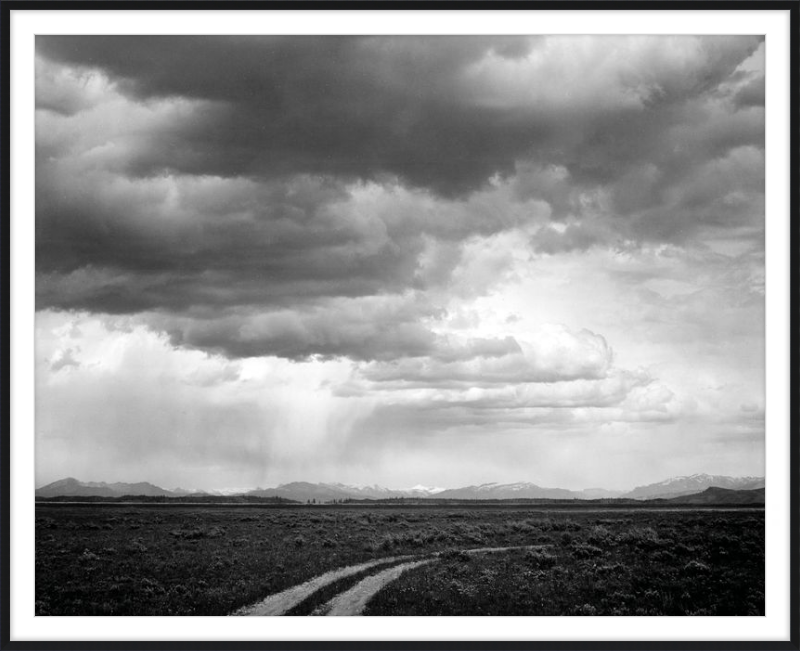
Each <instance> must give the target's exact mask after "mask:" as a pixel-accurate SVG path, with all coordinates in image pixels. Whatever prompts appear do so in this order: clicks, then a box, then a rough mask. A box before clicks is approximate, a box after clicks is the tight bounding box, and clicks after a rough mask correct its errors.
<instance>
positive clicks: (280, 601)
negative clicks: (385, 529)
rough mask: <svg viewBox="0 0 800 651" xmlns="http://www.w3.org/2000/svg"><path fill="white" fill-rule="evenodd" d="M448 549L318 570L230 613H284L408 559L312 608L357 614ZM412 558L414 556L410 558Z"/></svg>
mask: <svg viewBox="0 0 800 651" xmlns="http://www.w3.org/2000/svg"><path fill="white" fill-rule="evenodd" d="M549 546H550V545H519V546H516V547H476V548H473V549H462V550H458V551H457V553H463V554H470V555H472V554H494V553H498V552H510V551H517V550H524V549H544V548H545V547H549ZM448 553H452V552H436V553H434V554H431V555H429V556H428V557H423V558H420V557H419V556H417V557H414V556H389V557H387V558H379V559H376V560H373V561H368V562H366V563H361V564H359V565H350V566H348V567H341V568H339V569H337V570H333V571H331V572H326V573H325V574H320V575H319V576H317V577H314V578H313V579H310V580H308V581H306V582H305V583H301V584H300V585H296V586H294V587H292V588H288V589H287V590H284V591H283V592H278V593H276V594H273V595H269V596H268V597H266V598H265V599H263V600H261V601H259V602H258V603H255V604H252V605H250V606H245V607H243V608H240V609H239V610H237V611H235V612H234V613H232V615H234V616H256V617H264V616H277V615H285V614H286V613H287V612H289V611H290V610H291V609H292V608H294V607H295V606H298V605H299V604H300V603H302V602H303V601H305V600H306V599H308V598H309V597H310V596H311V595H312V594H314V593H315V592H317V591H318V590H320V589H322V588H324V587H325V586H328V585H330V584H331V583H334V582H335V581H339V580H340V579H344V578H346V577H349V576H353V575H354V574H358V573H360V572H364V571H366V570H369V569H372V568H374V567H378V566H380V565H387V564H389V563H395V562H398V561H408V562H406V563H402V564H400V565H395V566H394V567H390V568H388V569H385V570H383V571H381V572H378V573H377V574H372V575H370V576H367V577H366V578H364V579H362V580H361V581H359V582H358V583H356V584H355V585H354V586H353V587H352V588H350V589H349V590H346V591H344V592H342V593H340V594H339V595H337V596H336V597H334V598H333V599H331V600H330V601H328V602H327V603H326V604H324V605H323V606H320V607H319V608H317V609H316V610H315V611H314V613H313V614H314V615H329V616H347V615H360V614H361V613H362V612H363V611H364V608H365V607H366V605H367V604H368V603H369V601H370V600H371V599H372V598H373V597H374V596H375V595H376V594H377V593H378V592H379V591H380V590H381V589H383V588H384V587H385V586H386V585H388V584H389V583H391V582H392V581H395V580H396V579H398V578H400V576H401V575H402V574H403V573H404V572H407V571H408V570H412V569H414V568H417V567H421V566H423V565H428V564H430V563H434V562H437V561H440V560H442V558H445V557H446V555H447V554H448ZM411 559H415V560H411Z"/></svg>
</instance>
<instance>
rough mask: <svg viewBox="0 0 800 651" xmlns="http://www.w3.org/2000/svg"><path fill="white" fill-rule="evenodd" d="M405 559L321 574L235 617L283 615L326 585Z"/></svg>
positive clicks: (245, 608) (260, 602)
mask: <svg viewBox="0 0 800 651" xmlns="http://www.w3.org/2000/svg"><path fill="white" fill-rule="evenodd" d="M405 558H408V556H390V557H389V558H379V559H378V560H374V561H369V562H367V563H361V564H360V565H350V566H349V567H342V568H339V569H338V570H333V571H332V572H326V573H325V574H320V575H319V576H317V577H315V578H313V579H310V580H309V581H306V582H305V583H301V584H300V585H296V586H294V587H293V588H289V589H287V590H284V591H283V592H278V593H276V594H272V595H270V596H269V597H267V598H266V599H263V600H262V601H259V602H258V603H255V604H252V605H250V606H245V607H243V608H240V609H239V610H237V611H236V612H234V613H233V615H235V616H256V617H258V616H261V617H263V616H275V615H283V614H284V613H286V612H287V611H289V610H291V609H292V608H294V607H295V606H297V605H298V604H299V603H301V602H302V601H304V600H305V599H307V598H308V597H310V596H311V595H312V594H314V593H315V592H316V591H317V590H319V589H320V588H324V587H325V586H326V585H329V584H331V583H333V582H334V581H338V580H339V579H344V578H346V577H348V576H352V575H353V574H358V573H359V572H363V571H364V570H368V569H370V568H373V567H376V566H378V565H386V563H394V562H395V561H400V560H403V559H405Z"/></svg>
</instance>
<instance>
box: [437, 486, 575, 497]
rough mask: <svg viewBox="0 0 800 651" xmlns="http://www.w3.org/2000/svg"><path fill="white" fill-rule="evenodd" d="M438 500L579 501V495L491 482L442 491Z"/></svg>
mask: <svg viewBox="0 0 800 651" xmlns="http://www.w3.org/2000/svg"><path fill="white" fill-rule="evenodd" d="M436 497H437V498H440V499H459V500H508V499H541V498H549V499H581V495H580V493H576V492H574V491H570V490H566V489H564V488H542V487H541V486H537V485H536V484H532V483H530V482H517V483H514V484H498V483H495V482H491V483H488V484H480V485H478V486H466V487H465V488H454V489H449V490H445V491H442V492H440V493H438V494H437V495H436Z"/></svg>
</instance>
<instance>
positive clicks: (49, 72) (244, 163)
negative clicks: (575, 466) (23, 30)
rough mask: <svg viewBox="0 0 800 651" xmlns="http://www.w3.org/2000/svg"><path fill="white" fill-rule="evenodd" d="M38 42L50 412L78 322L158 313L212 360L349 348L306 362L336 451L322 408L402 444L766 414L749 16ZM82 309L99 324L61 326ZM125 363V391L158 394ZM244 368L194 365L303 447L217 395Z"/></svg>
mask: <svg viewBox="0 0 800 651" xmlns="http://www.w3.org/2000/svg"><path fill="white" fill-rule="evenodd" d="M36 55H37V57H36V106H37V110H36V215H35V220H36V307H37V311H38V313H39V314H40V315H41V323H42V324H43V325H42V327H43V328H44V329H45V331H43V332H42V333H40V335H39V336H40V338H42V340H47V341H50V342H51V344H52V346H51V347H49V348H48V346H44V345H43V346H42V348H41V351H40V353H39V354H40V357H41V359H40V360H39V361H40V364H39V366H38V367H37V368H40V369H41V371H40V372H41V374H42V378H45V379H42V380H41V382H42V387H43V388H42V390H41V394H42V396H43V397H42V399H41V404H42V405H48V404H50V407H49V409H52V410H63V409H67V407H65V406H64V405H66V404H68V403H69V401H73V402H74V403H75V404H81V405H85V406H88V405H90V404H91V402H92V399H91V397H90V396H91V395H92V393H93V391H95V390H96V389H97V387H98V386H99V385H98V382H99V380H98V378H97V377H96V376H95V375H91V374H90V373H89V371H88V369H89V368H90V367H89V366H87V363H88V362H87V358H88V357H91V354H94V353H91V354H90V352H89V351H92V350H95V348H93V346H96V345H97V342H96V341H94V339H98V340H112V339H113V340H114V341H117V342H118V345H119V346H121V347H123V348H125V349H128V348H130V349H131V350H135V349H136V346H138V345H140V343H141V341H140V340H139V339H137V337H139V338H141V337H145V338H147V337H153V338H154V339H152V341H153V342H156V343H153V347H151V348H152V350H151V349H148V350H151V352H152V351H156V352H152V354H153V355H155V357H156V358H158V359H159V360H160V359H164V360H166V359H169V360H172V361H170V362H169V364H168V365H174V364H176V363H177V362H175V360H176V359H182V360H184V361H185V362H186V363H187V364H189V365H190V366H192V367H197V372H198V373H200V374H201V375H203V373H206V371H208V369H209V368H218V367H219V368H226V369H229V370H230V369H233V368H235V369H239V366H237V365H244V366H243V367H242V368H245V367H247V368H250V367H252V368H258V369H260V370H259V372H258V373H260V375H259V377H261V378H262V380H263V378H264V377H266V376H267V375H268V373H267V371H266V370H265V368H267V367H268V368H269V369H271V371H270V372H272V370H275V369H279V370H276V371H275V372H276V373H280V374H288V375H291V376H292V377H294V375H293V373H295V372H298V371H297V369H305V370H304V371H303V372H304V373H311V372H312V371H311V370H310V369H315V368H320V369H335V372H334V371H331V373H333V375H332V376H330V377H328V375H326V373H327V372H328V371H324V370H323V371H320V374H321V375H320V378H321V379H319V382H318V383H312V385H313V386H314V387H317V389H318V393H317V394H314V395H318V396H322V395H323V394H324V396H325V398H324V399H323V398H321V397H320V398H319V400H320V401H322V402H324V403H325V405H329V406H330V404H335V405H336V407H335V409H333V408H332V407H331V408H330V409H329V408H328V407H320V413H321V414H322V415H320V417H319V418H320V419H321V421H320V423H317V425H315V427H316V429H315V431H317V432H318V434H316V435H315V437H316V438H315V439H314V440H315V441H316V442H317V444H318V446H319V449H320V450H327V452H326V453H327V454H329V455H332V454H337V455H339V456H341V455H343V454H344V452H343V451H344V450H350V451H352V446H351V445H350V444H348V443H347V441H345V440H343V439H341V438H336V441H337V445H338V447H335V446H334V447H330V446H329V447H327V448H326V447H325V446H324V445H323V444H322V443H320V441H323V440H326V439H325V436H326V435H325V433H324V432H326V431H329V430H330V428H331V427H333V425H331V423H333V422H336V423H342V422H346V423H347V426H346V427H344V429H346V430H347V431H350V432H351V433H352V437H353V441H361V442H362V443H363V438H364V437H365V436H366V437H368V438H369V436H371V434H370V432H371V431H372V430H371V429H370V428H372V427H373V426H376V424H378V423H380V422H384V423H385V424H386V431H387V434H386V438H385V440H386V441H387V445H389V446H390V447H391V445H394V443H391V444H390V443H389V441H390V440H393V439H392V436H393V434H392V432H396V433H398V434H397V435H398V436H402V433H403V432H405V433H409V432H410V431H412V430H416V429H419V430H420V431H422V432H449V431H453V430H454V429H459V428H462V429H467V430H480V429H481V428H483V430H485V431H487V432H488V431H492V432H495V431H496V430H499V429H502V428H503V427H506V428H508V429H509V431H510V430H513V431H517V430H518V429H520V428H525V427H527V426H533V425H536V427H537V428H545V429H546V428H553V430H555V429H558V430H559V431H562V430H563V431H565V430H570V431H573V430H574V431H578V430H580V428H581V427H585V428H587V431H588V428H591V427H599V428H602V427H603V425H604V424H606V425H607V424H608V423H640V424H642V427H645V425H644V424H645V423H646V424H647V427H651V426H652V427H655V426H656V425H655V424H657V423H661V425H662V426H663V427H665V428H668V427H673V426H674V427H676V428H677V427H678V426H679V425H678V424H679V423H686V422H688V421H690V420H691V421H692V422H696V423H699V422H703V419H710V420H713V422H715V423H721V422H723V421H725V419H726V418H729V419H733V420H732V421H731V422H736V423H744V419H745V415H748V416H749V415H751V414H754V413H755V414H757V415H758V414H761V413H762V412H761V411H760V410H761V408H762V405H763V396H762V395H761V391H762V389H763V387H762V386H761V384H760V382H761V377H762V376H763V373H760V371H757V372H754V371H753V367H758V365H759V364H760V362H761V360H762V355H763V351H762V346H763V340H762V336H763V238H764V227H765V224H764V210H765V199H764V180H765V176H764V174H765V159H764V133H765V121H764V87H765V86H764V84H765V78H764V66H763V61H764V43H763V39H762V38H761V37H757V36H675V37H667V36H659V37H648V36H624V37H623V36H619V37H618V36H605V37H590V36H557V37H555V36H554V37H549V36H536V37H482V36H481V37H478V36H476V37H461V36H453V37H438V36H437V37H427V36H426V37H423V36H398V37H384V36H375V37H370V36H365V37H351V36H336V37H334V36H330V37H299V36H280V37H279V36H274V37H267V36H247V37H238V36H236V37H235V36H163V37H161V36H124V37H123V36H38V37H37V39H36ZM87 323H91V324H93V325H92V330H91V331H92V332H93V333H94V335H93V338H94V339H93V343H92V342H87V341H82V339H81V337H77V336H76V337H73V336H72V335H71V334H70V332H72V329H78V330H80V328H81V324H87ZM121 323H124V324H125V326H124V328H122V327H121V326H120V325H119V324H121ZM87 327H88V326H87ZM132 333H138V334H136V335H135V337H134V334H132ZM142 333H145V334H142ZM129 338H132V339H131V340H130V341H129V340H128V339H129ZM134 339H135V340H136V341H139V343H136V341H134ZM148 341H150V340H149V339H148ZM725 346H728V347H727V348H725ZM723 348H725V349H724V350H723ZM101 349H102V350H105V349H104V348H102V347H101V348H99V349H97V350H101ZM734 350H739V351H742V352H740V353H738V355H734V356H733V358H732V357H731V352H732V351H734ZM99 354H100V353H97V355H99ZM689 357H691V358H692V359H693V360H695V361H697V363H698V364H699V365H700V366H702V368H703V369H704V370H703V371H702V372H700V373H698V374H697V378H696V380H691V381H687V380H686V377H685V376H686V373H685V370H682V369H684V368H685V367H684V366H682V364H683V363H684V362H685V361H686V360H687V359H689ZM186 360H189V361H186ZM153 363H154V364H155V363H157V362H155V361H154V362H153ZM164 363H167V362H164ZM128 364H134V363H133V361H129V362H128ZM264 364H266V365H267V366H266V367H262V366H259V365H264ZM170 368H174V366H170ZM119 369H120V370H119V373H120V379H119V385H118V387H117V388H116V389H115V392H114V397H113V401H116V402H117V403H118V404H120V405H128V403H129V401H130V400H132V398H129V396H138V397H139V399H140V400H141V401H143V402H152V401H153V400H155V399H156V398H155V397H154V396H152V395H151V394H150V393H148V391H147V390H145V389H144V388H142V386H140V383H141V382H144V381H145V380H142V378H141V377H140V376H139V375H137V372H136V371H135V364H134V366H129V365H125V364H122V365H121V366H120V367H119ZM200 369H206V370H205V371H201V370H200ZM239 370H240V369H239ZM239 370H236V371H235V372H234V371H230V372H231V373H232V374H233V375H217V374H216V372H213V373H211V375H210V376H209V377H210V378H212V379H209V380H208V382H209V383H210V385H212V386H218V388H219V391H221V393H220V396H224V399H223V398H220V400H222V402H221V403H220V404H222V403H224V406H223V407H221V410H222V412H224V413H227V414H229V415H230V418H231V419H232V422H239V423H241V429H242V430H243V431H246V432H247V434H243V436H244V437H245V438H244V440H245V441H246V444H245V445H246V447H247V446H250V447H248V448H247V449H250V448H252V449H253V450H272V451H271V452H270V453H269V454H270V455H273V458H280V459H282V463H284V464H288V465H287V466H286V467H287V468H288V467H290V466H292V464H293V463H294V462H293V461H291V459H293V458H294V457H292V454H295V453H296V454H298V455H299V454H300V453H299V452H298V451H297V450H295V449H294V448H291V446H289V447H282V446H281V445H279V444H277V443H275V440H277V438H278V437H280V436H292V435H294V434H291V432H296V430H297V429H298V426H296V424H291V423H292V422H293V421H292V418H291V417H288V416H286V415H285V414H283V412H282V410H281V408H280V407H279V406H276V405H277V404H278V403H277V402H274V401H269V404H268V405H267V404H265V403H262V402H259V401H260V400H261V398H259V397H258V392H257V391H254V392H253V393H249V392H247V394H246V395H247V399H242V401H238V400H237V399H235V398H234V397H233V396H234V393H235V392H234V390H233V388H232V387H234V386H238V385H237V383H238V382H239V381H240V380H241V377H240V375H239ZM209 372H210V371H209ZM314 372H316V371H314ZM68 374H69V377H71V378H72V380H73V382H74V384H73V385H72V386H71V388H69V389H67V388H66V387H65V386H62V384H59V382H62V381H63V378H65V377H67V376H68ZM50 376H52V378H51V377H50ZM724 376H727V377H729V378H731V381H730V382H729V384H730V385H731V386H730V387H729V389H728V390H727V392H728V393H727V395H728V398H726V399H724V400H723V399H721V398H718V397H715V396H717V389H713V390H712V389H711V388H709V387H718V386H719V385H720V383H721V378H722V377H724ZM181 377H183V376H182V375H181ZM203 377H206V376H205V375H203ZM287 377H288V376H287ZM47 378H50V379H52V380H53V383H52V384H50V383H49V382H50V380H49V379H47ZM58 378H62V380H59V379H58ZM126 378H127V379H126ZM237 378H238V379H237ZM184 379H185V378H184ZM126 383H127V384H126ZM682 383H683V384H684V387H683V389H682V388H681V387H680V386H676V384H677V385H681V384H682ZM166 384H167V388H166V389H165V392H167V393H169V392H173V393H174V394H175V395H174V400H175V404H176V405H180V406H181V410H184V411H185V410H186V409H191V405H193V404H195V402H196V401H202V398H200V395H201V394H202V393H203V392H202V391H199V390H198V391H196V392H195V391H194V390H192V391H187V390H184V388H182V387H183V384H182V383H181V382H173V381H172V380H170V381H169V382H167V383H166ZM690 385H691V387H692V391H689V386H690ZM115 386H116V385H115ZM247 386H250V385H247ZM293 386H294V385H293ZM48 387H50V388H52V390H53V393H52V394H49V393H48V391H49V390H50V389H48ZM270 390H274V387H272V389H270ZM319 392H321V393H319ZM689 393H692V395H688V394H689ZM48 395H52V400H51V402H50V403H48V398H47V396H48ZM309 399H310V400H312V401H313V399H312V398H309ZM159 404H161V403H159ZM742 404H746V405H748V411H743V410H742V409H741V405H742ZM254 405H257V406H254ZM346 405H350V407H351V408H347V407H345V406H346ZM750 407H753V408H752V409H750ZM43 408H44V407H43ZM87 408H88V407H87ZM164 408H165V409H166V407H164ZM175 409H177V407H176V408H175ZM331 409H333V411H335V412H336V414H337V415H336V416H335V417H334V416H332V415H331V414H332V413H333V412H332V411H331ZM168 411H169V410H168ZM172 411H174V409H173V410H172ZM203 413H205V412H203ZM246 413H247V414H248V415H245V414H246ZM253 414H256V415H253ZM325 414H327V416H325ZM108 418H109V419H111V420H113V418H112V415H111V412H109V414H108ZM209 418H211V416H209ZM326 418H328V420H326V421H325V423H327V424H325V423H322V421H323V420H325V419H326ZM175 419H176V420H175V422H180V418H179V417H177V416H175ZM282 419H283V420H282ZM331 419H333V420H331ZM757 420H758V419H757V418H756V421H757ZM762 420H763V419H762ZM48 422H49V421H48ZM81 422H83V421H81ZM109 422H111V421H110V420H109ZM192 422H193V423H194V422H195V421H192ZM170 423H172V421H169V419H166V420H164V421H163V422H159V423H153V424H152V427H151V429H152V430H153V431H161V430H164V429H165V428H167V427H171V426H172V424H170ZM287 423H290V424H287ZM52 427H53V428H54V429H55V430H58V429H59V427H58V425H57V424H56V423H55V422H53V424H52ZM237 427H238V426H237ZM697 427H699V425H698V426H697ZM742 427H744V428H745V430H746V432H747V435H748V436H750V437H751V438H750V439H749V440H752V437H755V436H757V435H758V432H757V431H755V430H757V428H758V424H757V423H756V424H755V425H754V424H753V419H752V417H750V419H749V420H748V421H747V423H744V424H743V425H742ZM575 428H577V430H576V429H575ZM754 428H755V429H754ZM90 429H91V428H90ZM223 429H225V431H226V432H228V431H232V430H230V429H229V428H228V427H227V426H226V427H225V428H223ZM234 429H236V428H234ZM312 429H314V428H312ZM257 431H263V432H266V433H265V434H263V436H264V437H265V439H262V438H260V437H259V435H258V434H257V433H256V432H257ZM280 431H285V432H290V434H286V433H284V434H283V435H282V434H280ZM548 431H550V430H548ZM197 432H198V433H197V435H196V436H197V441H198V442H199V443H198V445H200V448H202V449H217V448H219V450H220V458H223V459H229V461H230V463H231V464H234V465H235V464H236V463H238V461H237V459H240V456H241V455H240V454H239V452H237V451H236V450H234V449H233V448H231V449H229V447H230V446H232V445H234V444H233V443H230V446H229V444H228V443H225V441H224V440H222V438H218V439H214V437H213V435H212V434H211V432H210V430H209V431H208V432H207V431H206V429H205V428H203V427H199V428H198V429H197ZM131 436H132V434H131ZM231 437H232V439H231V440H232V441H233V440H235V439H236V437H235V436H233V434H231ZM223 438H224V437H223ZM345 438H346V437H345ZM90 439H91V441H94V439H92V438H91V437H90ZM91 441H90V440H87V441H86V442H85V443H86V445H87V446H91V445H92V443H91ZM369 441H370V442H369V444H367V445H365V447H364V449H371V446H373V445H377V443H375V442H374V440H373V439H371V438H370V439H369ZM175 445H176V446H177V447H175V448H174V450H175V454H178V453H179V448H180V445H183V443H180V445H179V444H178V443H175ZM187 445H188V444H187ZM353 445H354V443H353ZM122 447H123V448H124V447H125V446H122ZM434 447H435V446H434ZM126 449H127V448H126ZM137 449H138V448H137ZM303 449H305V448H303ZM292 450H294V452H292ZM264 454H265V455H267V453H266V452H264ZM123 456H124V454H123ZM200 456H202V455H200ZM267 456H269V455H267ZM355 456H357V455H355ZM355 456H354V458H355ZM198 459H199V457H198ZM200 462H201V461H198V463H200ZM265 463H266V462H265ZM292 467H293V466H292ZM698 470H702V471H710V470H711V469H709V468H707V467H703V468H701V469H698ZM287 472H288V471H287ZM253 473H254V474H253V476H254V477H258V476H259V475H258V472H257V471H256V470H255V469H254V470H253ZM233 474H234V473H232V476H233ZM289 478H290V477H287V479H289ZM134 479H141V477H134ZM332 479H343V478H342V477H332ZM420 481H422V480H420Z"/></svg>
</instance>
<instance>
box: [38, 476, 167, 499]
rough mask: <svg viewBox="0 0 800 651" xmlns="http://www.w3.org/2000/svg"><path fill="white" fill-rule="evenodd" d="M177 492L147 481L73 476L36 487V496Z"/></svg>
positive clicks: (108, 495)
mask: <svg viewBox="0 0 800 651" xmlns="http://www.w3.org/2000/svg"><path fill="white" fill-rule="evenodd" d="M179 494H180V493H173V492H172V491H168V490H166V489H164V488H160V487H158V486H154V485H153V484H149V483H147V482H137V483H135V484H126V483H123V482H115V483H113V484H107V483H105V482H84V481H79V480H77V479H75V478H74V477H67V478H66V479H60V480H58V481H54V482H53V483H52V484H47V486H42V487H41V488H37V489H36V497H60V496H66V497H123V496H124V495H146V496H148V497H154V496H165V497H169V496H176V495H179Z"/></svg>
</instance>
